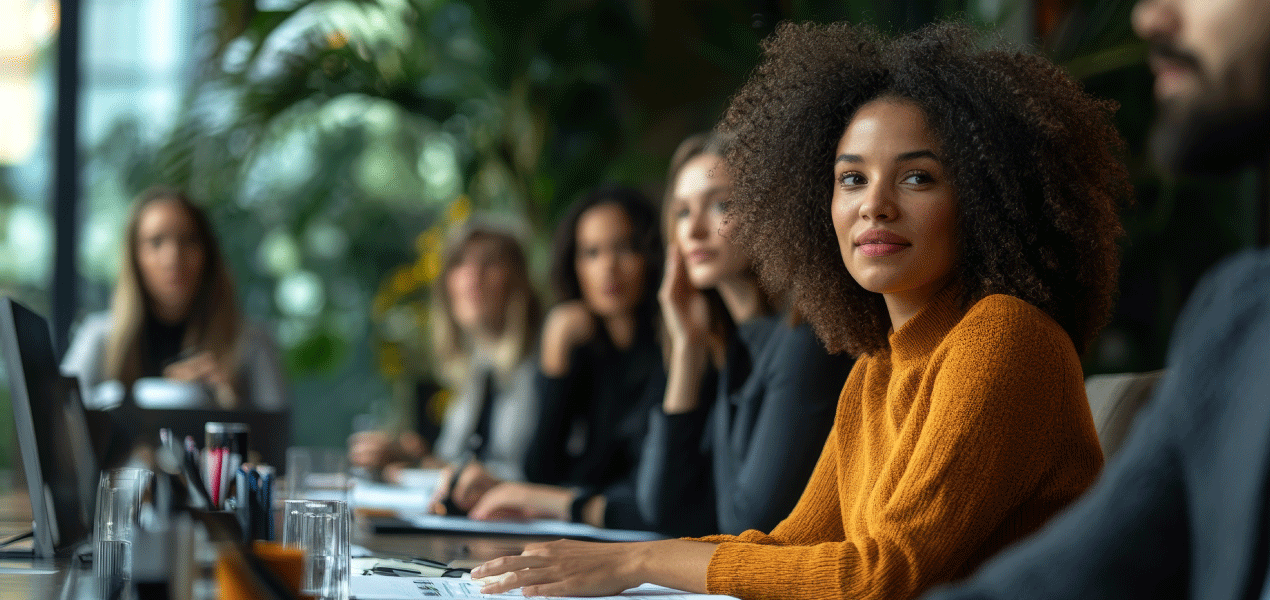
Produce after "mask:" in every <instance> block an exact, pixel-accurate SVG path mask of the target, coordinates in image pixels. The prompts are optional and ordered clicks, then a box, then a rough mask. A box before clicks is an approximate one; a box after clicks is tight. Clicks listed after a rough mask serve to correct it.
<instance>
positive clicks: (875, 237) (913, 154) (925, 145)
mask: <svg viewBox="0 0 1270 600" xmlns="http://www.w3.org/2000/svg"><path fill="white" fill-rule="evenodd" d="M941 157H942V154H941V152H940V148H939V145H938V144H937V143H936V140H935V136H934V134H933V133H932V132H931V131H930V129H929V127H927V125H926V116H925V114H924V113H923V112H922V110H921V109H920V108H919V107H918V106H917V105H916V104H914V103H912V102H910V101H907V100H901V99H892V98H882V99H878V100H874V101H872V102H869V103H868V104H865V105H864V106H862V107H860V109H859V111H857V112H856V115H855V118H854V119H852V120H851V123H849V124H848V125H847V129H846V132H844V133H843V134H842V139H841V140H839V142H838V152H837V158H836V160H835V162H834V192H833V204H832V216H833V227H834V231H835V232H836V233H837V236H838V248H839V249H840V251H841V252H842V262H843V263H845V264H846V267H847V271H849V272H850V273H851V276H852V277H853V278H855V280H856V282H857V283H859V284H860V286H861V287H863V288H864V289H866V290H869V291H871V292H877V293H880V294H885V295H893V296H895V297H897V298H901V299H904V300H905V301H907V302H909V303H910V304H912V303H916V305H920V304H924V303H925V301H926V300H928V299H929V298H930V297H931V296H933V295H934V294H935V292H938V291H939V290H940V289H941V288H942V287H943V286H944V284H945V283H947V281H948V279H949V278H950V277H951V276H952V270H953V265H954V263H955V262H956V260H957V232H956V218H957V202H956V192H955V190H954V189H953V187H952V184H951V182H950V181H949V179H948V174H947V170H946V168H945V167H944V164H943V162H942V158H941Z"/></svg>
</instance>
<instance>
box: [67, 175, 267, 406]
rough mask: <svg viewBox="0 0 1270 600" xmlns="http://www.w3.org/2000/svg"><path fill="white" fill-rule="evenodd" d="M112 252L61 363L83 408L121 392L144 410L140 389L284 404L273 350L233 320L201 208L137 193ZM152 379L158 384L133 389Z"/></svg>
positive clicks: (211, 402) (174, 195) (162, 194)
mask: <svg viewBox="0 0 1270 600" xmlns="http://www.w3.org/2000/svg"><path fill="white" fill-rule="evenodd" d="M122 254H123V257H122V258H123V260H122V261H121V263H120V268H119V280H118V282H117V283H116V285H115V293H114V298H113V300H112V301H111V307H110V310H109V311H108V312H103V313H99V314H95V315H91V316H89V317H88V318H87V319H85V320H84V322H83V324H82V325H81V326H80V327H79V330H78V331H77V333H76V336H75V339H74V341H73V342H72V343H71V346H70V348H69V349H68V351H67V353H66V356H65V358H64V359H63V361H62V371H63V372H64V373H65V374H67V375H73V376H76V377H78V378H79V381H80V385H81V388H82V389H83V390H84V392H85V394H84V398H85V404H86V405H87V406H89V407H95V408H105V407H108V406H109V405H111V404H114V403H115V402H117V401H119V400H121V399H122V397H123V395H124V394H125V393H127V392H133V393H135V395H136V397H137V401H138V403H139V404H140V405H142V406H145V405H146V401H147V397H146V396H147V394H146V393H145V390H147V389H148V390H152V391H154V392H155V393H161V394H162V395H163V396H165V397H166V398H168V399H167V400H164V403H163V407H165V408H173V407H181V408H194V407H197V408H223V409H244V408H251V409H258V410H268V411H281V410H284V409H286V408H287V407H288V401H287V394H286V381H285V379H284V377H283V375H282V370H281V368H280V366H279V361H278V352H277V348H276V346H275V345H274V342H273V339H272V338H271V337H270V336H269V334H268V333H266V332H265V331H264V330H263V329H261V328H259V327H256V326H253V325H250V324H248V323H245V322H244V321H243V320H242V319H241V316H240V314H239V310H238V302H237V299H236V297H235V292H234V284H233V277H232V276H231V275H230V273H229V270H228V267H227V265H226V264H225V260H224V257H223V256H221V253H220V248H219V245H218V243H217V240H216V236H215V234H214V232H213V230H212V226H211V222H210V221H209V220H208V218H207V214H206V213H204V212H203V210H202V209H201V208H199V207H198V206H197V205H196V204H194V203H193V202H192V201H191V200H190V199H189V198H188V197H186V196H185V194H183V193H182V192H180V191H178V190H175V189H170V188H163V187H155V188H151V189H149V190H146V191H145V192H143V193H142V194H141V195H140V196H138V197H137V200H136V202H135V203H134V204H133V208H132V214H131V217H130V219H129V221H128V228H127V232H126V239H125V241H124V246H123V253H122ZM158 378H161V379H164V380H167V381H166V383H162V384H153V385H150V386H149V387H147V386H146V385H137V383H138V380H142V383H143V384H145V383H147V382H153V380H154V379H158ZM104 382H117V383H113V384H111V385H106V386H103V385H101V384H103V383H104ZM158 388H164V389H162V390H159V389H158ZM151 395H153V394H151ZM172 398H175V399H172Z"/></svg>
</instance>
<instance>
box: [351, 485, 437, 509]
mask: <svg viewBox="0 0 1270 600" xmlns="http://www.w3.org/2000/svg"><path fill="white" fill-rule="evenodd" d="M434 487H435V486H428V487H422V486H400V485H391V484H387V483H376V482H373V481H363V480H360V479H359V480H358V481H357V483H356V484H354V485H353V506H356V507H358V508H382V509H388V510H396V511H407V512H419V511H426V510H428V501H429V500H431V499H432V490H433V488H434Z"/></svg>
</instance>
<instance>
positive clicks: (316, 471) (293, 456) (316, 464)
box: [284, 447, 353, 502]
mask: <svg viewBox="0 0 1270 600" xmlns="http://www.w3.org/2000/svg"><path fill="white" fill-rule="evenodd" d="M284 475H285V477H286V481H287V495H286V497H287V498H288V499H291V500H343V501H345V502H347V501H348V500H350V499H351V498H350V490H351V489H352V485H353V478H352V476H351V475H350V474H349V470H348V453H347V450H345V449H343V448H313V447H293V448H287V471H286V473H285V474H284Z"/></svg>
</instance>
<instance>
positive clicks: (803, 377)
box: [713, 325, 852, 534]
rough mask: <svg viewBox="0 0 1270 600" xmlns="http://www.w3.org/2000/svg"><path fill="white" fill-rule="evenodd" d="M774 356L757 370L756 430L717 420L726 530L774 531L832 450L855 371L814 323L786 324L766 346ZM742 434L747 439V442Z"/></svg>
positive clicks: (718, 479)
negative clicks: (846, 385)
mask: <svg viewBox="0 0 1270 600" xmlns="http://www.w3.org/2000/svg"><path fill="white" fill-rule="evenodd" d="M764 354H769V355H770V358H771V360H763V361H761V364H763V365H765V366H764V367H763V370H762V371H760V372H757V373H755V374H754V375H753V376H755V377H760V378H761V381H762V382H763V385H762V388H761V389H762V398H761V404H760V405H759V407H758V410H757V413H756V414H755V417H754V419H753V421H752V422H751V423H750V424H749V425H750V427H749V430H748V431H738V427H737V426H734V427H732V428H729V429H724V428H721V427H719V424H718V423H715V424H714V430H715V431H714V432H713V434H714V435H713V441H714V444H713V448H714V453H713V454H714V457H713V458H714V470H713V472H714V480H715V481H714V489H715V498H716V511H717V514H718V524H719V531H720V532H721V533H728V534H738V533H741V532H742V531H745V530H747V529H758V530H760V531H771V530H772V528H773V527H775V526H776V524H777V523H779V522H780V521H781V520H782V519H784V518H785V517H787V516H789V511H790V510H792V509H793V508H794V504H796V503H797V502H798V498H799V497H800V496H802V493H803V488H805V487H806V486H807V479H808V478H809V477H811V472H812V470H813V469H814V468H815V466H816V460H817V459H818V458H819V457H820V453H821V451H822V450H823V449H824V444H825V438H826V437H827V436H828V435H829V429H830V428H831V427H832V426H833V419H834V413H835V409H836V407H837V405H838V396H839V395H840V394H841V391H842V384H843V382H845V381H846V379H847V373H848V372H849V371H850V370H851V365H852V361H851V359H850V357H847V356H845V355H830V354H828V352H827V351H826V350H825V348H824V346H823V345H821V343H820V341H819V340H818V339H816V336H815V334H814V333H812V331H811V328H810V327H808V326H806V325H802V326H799V327H796V328H793V329H792V330H791V329H789V328H787V327H786V326H784V325H782V326H781V329H780V331H779V335H775V336H773V339H772V343H770V344H769V345H768V347H767V348H765V349H764ZM738 437H740V438H742V439H744V440H745V441H746V444H745V445H744V446H743V447H741V446H738V444H737V443H736V440H737V438H738Z"/></svg>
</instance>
